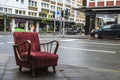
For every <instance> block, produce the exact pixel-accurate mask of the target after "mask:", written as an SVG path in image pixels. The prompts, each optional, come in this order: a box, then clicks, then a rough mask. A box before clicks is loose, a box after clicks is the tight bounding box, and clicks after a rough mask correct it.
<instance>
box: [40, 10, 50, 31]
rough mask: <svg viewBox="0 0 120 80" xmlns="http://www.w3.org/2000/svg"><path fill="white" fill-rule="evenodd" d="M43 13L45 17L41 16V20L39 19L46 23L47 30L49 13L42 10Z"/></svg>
mask: <svg viewBox="0 0 120 80" xmlns="http://www.w3.org/2000/svg"><path fill="white" fill-rule="evenodd" d="M43 15H45V16H46V17H45V18H42V21H41V22H42V23H43V24H45V25H46V29H47V31H48V28H49V26H48V23H49V21H50V15H49V13H48V12H47V11H44V12H43Z"/></svg>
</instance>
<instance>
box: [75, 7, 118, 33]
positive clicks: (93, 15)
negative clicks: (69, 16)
mask: <svg viewBox="0 0 120 80" xmlns="http://www.w3.org/2000/svg"><path fill="white" fill-rule="evenodd" d="M76 10H78V11H81V12H84V13H85V17H86V19H85V20H86V21H85V27H84V29H85V35H89V33H90V32H91V30H92V29H99V28H101V27H103V26H104V25H108V24H120V7H118V6H116V7H82V8H79V9H78V8H77V9H76Z"/></svg>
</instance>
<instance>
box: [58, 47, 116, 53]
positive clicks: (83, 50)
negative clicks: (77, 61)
mask: <svg viewBox="0 0 120 80" xmlns="http://www.w3.org/2000/svg"><path fill="white" fill-rule="evenodd" d="M59 48H64V49H74V50H83V51H94V52H104V53H113V54H114V53H116V52H115V51H105V50H93V49H83V48H72V47H59Z"/></svg>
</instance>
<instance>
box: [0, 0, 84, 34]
mask: <svg viewBox="0 0 120 80" xmlns="http://www.w3.org/2000/svg"><path fill="white" fill-rule="evenodd" d="M81 6H82V1H81V0H0V31H12V32H14V31H19V30H20V31H26V32H28V31H32V29H34V31H36V32H40V30H41V29H42V28H44V27H46V26H45V25H44V24H43V23H42V20H43V18H49V19H50V21H49V24H47V28H50V27H52V29H54V30H56V28H60V27H62V24H61V22H62V21H65V27H67V26H68V25H71V24H73V23H74V24H76V23H81V24H84V22H85V19H84V18H85V16H84V14H83V13H81V12H79V11H76V10H74V9H73V8H80V7H81ZM66 10H68V11H69V16H67V18H64V16H63V17H62V16H61V11H64V13H65V12H66ZM46 12H47V14H48V15H46V14H45V13H46Z"/></svg>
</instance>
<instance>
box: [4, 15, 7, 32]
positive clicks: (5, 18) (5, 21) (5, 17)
mask: <svg viewBox="0 0 120 80" xmlns="http://www.w3.org/2000/svg"><path fill="white" fill-rule="evenodd" d="M6 26H7V13H5V14H4V32H6Z"/></svg>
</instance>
